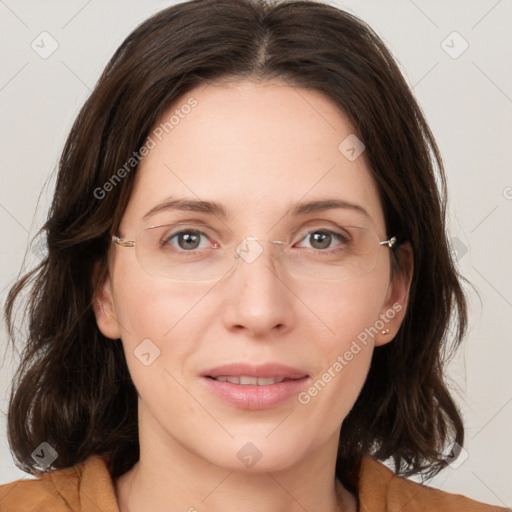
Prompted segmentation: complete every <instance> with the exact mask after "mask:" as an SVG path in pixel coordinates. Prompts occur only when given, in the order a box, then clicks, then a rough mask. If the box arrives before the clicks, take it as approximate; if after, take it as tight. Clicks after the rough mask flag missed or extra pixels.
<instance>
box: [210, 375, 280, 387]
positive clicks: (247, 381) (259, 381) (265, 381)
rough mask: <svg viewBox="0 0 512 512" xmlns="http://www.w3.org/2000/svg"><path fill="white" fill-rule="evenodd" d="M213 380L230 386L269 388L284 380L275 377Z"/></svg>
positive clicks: (241, 377) (227, 377)
mask: <svg viewBox="0 0 512 512" xmlns="http://www.w3.org/2000/svg"><path fill="white" fill-rule="evenodd" d="M215 380H218V381H221V382H231V383H232V384H241V385H242V386H247V385H251V386H270V385H271V384H279V383H280V382H283V381H284V380H285V379H284V378H282V379H278V378H275V377H267V378H264V377H246V376H245V375H241V376H240V377H232V376H220V377H215Z"/></svg>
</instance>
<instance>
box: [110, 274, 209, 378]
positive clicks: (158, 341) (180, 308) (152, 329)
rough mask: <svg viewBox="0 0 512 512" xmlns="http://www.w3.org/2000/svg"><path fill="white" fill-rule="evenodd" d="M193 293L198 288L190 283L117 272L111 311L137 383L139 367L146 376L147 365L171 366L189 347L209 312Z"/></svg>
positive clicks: (190, 347)
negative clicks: (114, 315) (115, 318)
mask: <svg viewBox="0 0 512 512" xmlns="http://www.w3.org/2000/svg"><path fill="white" fill-rule="evenodd" d="M198 298H200V296H198V293H197V290H194V288H193V287H191V286H190V285H189V284H176V283H171V282H169V281H167V282H166V281H162V280H155V279H152V278H151V277H149V276H148V275H146V274H145V273H144V272H134V271H133V270H132V272H131V273H123V272H121V271H120V272H119V275H118V276H117V280H116V281H115V287H114V303H115V310H116V315H117V319H118V322H119V324H120V326H121V332H122V341H123V346H124V350H125V354H126V359H127V363H128V367H129V370H130V373H131V375H132V378H133V380H134V382H135V384H136V385H137V384H138V382H137V381H138V380H139V379H140V372H143V374H144V376H145V377H144V379H146V378H147V368H146V366H150V367H151V368H152V369H156V368H158V367H165V368H167V367H169V368H170V366H171V363H172V362H174V363H172V364H177V363H176V362H178V361H180V360H182V359H183V357H184V356H185V355H186V354H187V353H189V352H191V351H193V350H194V346H193V345H194V344H193V342H192V341H191V340H193V339H194V337H195V336H194V333H195V332H196V331H198V330H200V329H202V328H203V327H202V326H203V324H204V323H205V322H206V321H207V318H208V317H209V315H208V313H207V312H206V311H205V310H204V304H205V303H204V302H203V303H202V302H201V301H198ZM148 354H149V355H148ZM141 363H142V364H141ZM147 363H149V364H147ZM154 373H155V372H152V373H151V374H152V375H153V374H154ZM137 387H139V386H137Z"/></svg>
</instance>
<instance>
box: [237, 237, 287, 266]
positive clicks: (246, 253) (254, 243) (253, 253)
mask: <svg viewBox="0 0 512 512" xmlns="http://www.w3.org/2000/svg"><path fill="white" fill-rule="evenodd" d="M260 242H265V243H268V244H276V245H275V246H274V247H280V248H281V249H284V247H285V245H286V243H285V242H282V241H281V240H263V239H261V238H258V237H257V236H246V237H245V238H244V239H243V240H242V241H241V242H240V243H239V244H238V245H237V246H236V247H235V258H236V259H242V260H244V261H245V263H253V262H254V261H256V260H257V259H258V258H259V257H260V256H261V254H262V253H263V251H264V249H263V246H262V245H261V244H260Z"/></svg>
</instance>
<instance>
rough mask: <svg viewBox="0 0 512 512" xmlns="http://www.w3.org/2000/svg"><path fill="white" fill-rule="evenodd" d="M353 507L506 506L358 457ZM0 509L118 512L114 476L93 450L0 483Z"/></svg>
mask: <svg viewBox="0 0 512 512" xmlns="http://www.w3.org/2000/svg"><path fill="white" fill-rule="evenodd" d="M357 478H358V482H357V495H358V498H359V504H360V508H359V512H506V511H509V512H510V510H511V509H506V508H502V507H497V506H493V505H486V504H484V503H481V502H479V501H474V500H472V499H469V498H466V497H464V496H461V495H460V494H452V493H448V492H445V491H441V490H439V489H435V488H432V487H427V486H425V485H421V484H418V483H416V482H413V481H412V480H407V479H405V478H403V477H400V476H397V475H396V474H395V473H393V471H391V470H390V469H389V468H388V467H387V466H385V465H384V464H382V463H381V462H379V461H377V460H375V459H373V458H371V457H364V458H363V460H362V462H361V466H360V469H359V474H358V477H357ZM0 512H119V509H118V507H117V500H116V495H115V488H114V482H113V480H112V478H111V476H110V473H109V472H108V469H107V466H106V463H105V461H104V460H103V459H102V458H101V457H99V456H92V457H89V458H88V459H87V460H86V461H85V462H82V463H81V464H77V465H76V466H73V467H71V468H67V469H59V470H55V471H51V472H49V473H45V474H44V475H42V477H39V478H37V479H35V480H34V479H31V480H23V479H22V480H17V481H15V482H12V483H9V484H6V485H2V486H0Z"/></svg>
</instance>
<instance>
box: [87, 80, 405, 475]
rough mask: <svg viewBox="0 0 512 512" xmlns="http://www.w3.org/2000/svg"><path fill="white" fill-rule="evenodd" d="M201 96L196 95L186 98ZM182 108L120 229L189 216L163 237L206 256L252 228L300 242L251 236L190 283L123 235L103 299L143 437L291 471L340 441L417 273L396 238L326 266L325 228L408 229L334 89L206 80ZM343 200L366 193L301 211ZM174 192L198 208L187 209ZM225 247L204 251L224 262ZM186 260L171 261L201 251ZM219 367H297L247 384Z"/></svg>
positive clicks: (132, 230)
mask: <svg viewBox="0 0 512 512" xmlns="http://www.w3.org/2000/svg"><path fill="white" fill-rule="evenodd" d="M190 98H194V99H195V102H191V103H190V104H194V105H195V106H194V107H193V108H183V109H182V108H181V107H182V105H186V104H187V101H189V100H190ZM176 109H178V112H179V113H180V115H178V116H177V117H175V118H173V119H174V121H173V123H172V126H171V124H168V125H167V126H166V129H163V128H162V127H160V129H158V128H159V127H157V126H155V130H154V131H153V135H152V139H153V142H154V143H155V144H153V143H151V144H150V145H151V146H153V145H154V147H153V148H152V149H151V150H150V152H149V154H148V155H147V156H146V157H145V158H144V159H143V160H142V162H141V164H140V166H139V168H138V170H137V177H136V182H135V187H134V190H133V194H132V196H131V199H130V201H129V204H128V207H127V209H126V212H125V214H124V217H123V219H122V223H121V226H120V229H119V233H118V235H119V236H120V237H121V238H123V239H127V240H133V239H134V237H136V235H137V233H139V232H141V230H143V229H145V228H147V227H149V226H155V225H161V224H172V223H178V222H187V224H188V228H190V226H192V227H195V228H196V229H197V230H199V231H202V232H203V233H204V234H203V235H198V234H197V231H195V232H194V231H193V232H190V231H188V232H187V233H185V234H184V235H183V236H175V237H173V238H168V239H167V241H168V244H170V245H167V246H166V247H165V248H163V249H162V247H158V243H157V248H156V249H155V248H154V247H153V249H155V250H162V251H168V252H166V253H165V254H168V255H169V258H171V255H172V258H174V260H176V259H178V261H181V260H179V257H184V258H189V257H190V256H189V255H187V254H185V253H186V252H187V251H191V250H195V251H199V253H200V252H201V251H208V249H207V248H208V247H211V246H212V245H213V244H215V243H217V244H219V245H218V246H217V247H220V248H222V247H223V246H225V245H228V244H234V246H236V245H237V243H238V242H241V241H242V240H243V239H244V238H245V237H246V236H255V237H258V238H260V239H262V240H281V241H288V242H291V243H290V246H291V248H290V249H289V253H288V254H289V255H290V257H288V256H286V257H284V256H283V257H281V258H278V257H277V255H278V252H277V250H278V249H279V246H280V244H268V243H265V242H257V241H254V240H253V241H246V244H245V245H242V246H240V247H241V248H242V252H240V257H239V258H237V259H236V260H235V258H234V257H233V259H232V260H230V261H232V264H235V262H236V264H235V266H234V267H233V268H231V270H229V271H228V272H227V273H225V274H224V277H223V278H222V279H220V280H219V279H217V280H214V281H211V280H210V281H201V280H197V276H198V275H199V274H194V273H192V274H190V275H189V277H188V278H187V279H185V280H181V281H179V280H173V279H169V278H166V277H163V275H162V273H160V274H158V275H156V274H154V273H148V272H147V266H146V267H144V266H141V264H140V261H139V259H138V258H137V257H136V249H135V248H125V247H119V246H117V245H115V246H113V248H112V251H113V254H112V260H111V272H110V276H109V279H108V280H107V281H106V282H105V283H104V286H103V287H102V289H101V290H99V292H98V295H97V302H96V306H95V310H96V316H97V319H98V325H99V327H100V329H101V330H102V332H103V333H104V334H105V335H107V336H109V337H111V338H119V337H120V338H122V342H123V346H124V349H125V353H126V358H127V362H128V366H129V370H130V374H131V376H132V379H133V382H134V384H135V386H136V388H137V391H138V393H139V396H140V399H139V421H140V428H141V450H144V449H145V448H144V443H146V444H148V445H151V446H148V449H152V450H161V449H163V448H164V447H167V448H169V449H172V450H175V451H176V449H180V450H185V451H184V452H183V451H182V452H180V453H188V454H192V455H194V456H199V457H200V458H201V459H204V460H206V461H208V462H210V463H213V464H215V465H218V466H222V467H226V468H230V469H232V470H253V471H260V470H261V471H264V470H265V471H268V470H277V469H283V468H286V467H289V466H290V465H292V464H294V463H298V462H299V461H301V460H306V458H308V457H309V460H311V457H314V456H315V454H316V455H319V454H321V453H327V451H322V450H327V449H328V450H329V453H330V454H331V455H330V456H332V453H333V451H332V450H333V449H334V452H335V450H336V445H337V442H338V437H339V429H340V426H341V424H342V422H343V420H344V418H345V417H346V415H347V414H348V412H349V411H350V409H351V408H352V406H353V404H354V402H355V401H356V398H357V396H358V394H359V392H360V390H361V388H362V386H363V383H364V381H365V378H366V376H367V372H368V369H369V364H370V359H371V356H372V351H373V348H374V346H375V345H380V344H383V343H386V342H389V341H390V340H391V339H392V338H393V336H394V335H395V334H396V331H397V330H398V327H399V324H400V321H401V320H402V318H403V314H404V312H405V305H406V297H407V288H408V283H405V282H404V280H402V279H401V278H397V279H396V280H395V281H394V282H391V281H390V277H391V276H390V250H393V249H389V248H388V247H387V246H382V247H380V248H379V249H378V256H379V257H378V260H377V263H376V265H375V267H374V268H373V270H371V271H370V272H368V273H366V274H364V275H362V276H359V277H357V278H353V279H349V280H343V281H340V280H338V281H336V280H329V279H326V275H331V274H332V273H333V271H332V268H331V270H329V271H327V272H325V271H324V270H325V268H327V267H326V265H327V266H329V263H325V260H322V258H324V257H325V255H321V254H319V251H326V250H327V251H332V250H334V251H335V252H336V250H337V249H339V248H340V247H341V244H342V243H343V242H342V241H340V239H338V238H337V237H336V236H332V235H329V234H328V233H327V234H326V230H331V231H334V232H337V231H339V229H338V227H337V225H352V226H365V227H370V228H371V229H372V230H373V231H374V232H375V233H376V234H377V235H378V237H379V239H380V240H385V239H386V238H387V237H388V235H389V236H393V234H394V233H386V229H385V225H384V218H383V211H382V206H381V204H380V200H379V195H378V190H377V188H376V185H375V183H374V181H373V179H372V177H371V174H370V172H369V169H368V167H367V165H366V162H365V158H364V152H363V153H362V154H361V155H360V156H359V157H357V153H358V152H359V151H360V150H361V149H362V147H361V146H360V145H358V143H357V141H355V139H353V136H352V135H351V134H352V132H353V129H352V128H351V126H350V124H349V123H348V122H347V120H346V118H345V117H344V116H343V115H342V114H341V113H340V111H339V110H338V109H337V108H336V106H335V105H334V104H333V103H331V101H330V100H328V99H327V98H326V97H325V96H323V95H322V94H321V93H319V92H317V91H312V90H307V89H302V88H295V87H290V86H288V85H285V84H284V83H278V82H264V83H260V84H256V83H253V82H249V81H243V82H238V83H232V84H230V85H226V84H223V85H218V86H213V85H207V86H206V85H205V86H201V87H198V88H196V89H195V90H193V91H192V92H191V93H190V94H187V95H185V96H184V97H183V98H182V99H180V100H179V101H178V102H176V104H175V105H173V108H172V109H170V110H169V111H168V112H167V113H166V115H165V116H164V117H163V118H162V123H165V122H166V121H168V120H169V117H170V116H171V115H172V114H173V112H175V111H176ZM185 112H187V113H185ZM166 131H167V132H168V133H166ZM347 137H349V139H347ZM345 139H347V140H345ZM343 141H345V142H343ZM354 141H355V142H354ZM342 142H343V144H341V143H342ZM366 143H371V141H366ZM340 144H341V146H340ZM351 148H353V149H354V151H352V150H351ZM355 157H357V158H355ZM329 199H332V200H335V201H340V200H341V201H344V202H346V203H350V204H351V205H357V208H356V207H351V206H345V207H343V205H341V206H340V205H338V206H337V207H334V205H332V204H331V205H330V207H329V205H325V204H324V205H323V207H321V208H320V207H318V204H317V208H313V207H310V208H309V209H308V208H302V211H300V212H299V211H297V210H298V208H297V207H298V206H299V205H305V204H306V203H311V204H313V202H317V201H326V200H329ZM176 200H181V201H185V200H186V201H188V202H189V203H188V205H189V207H188V208H185V207H183V208H180V207H179V205H178V204H176V203H174V206H173V205H172V204H171V202H172V201H176ZM198 202H202V203H201V204H196V206H195V207H194V206H192V207H190V205H191V203H198ZM206 202H208V203H215V204H216V205H220V206H221V207H222V209H223V212H224V213H223V214H222V213H221V212H220V211H219V210H213V211H212V209H211V208H209V207H206V206H205V203H206ZM182 205H183V203H182ZM362 209H364V211H365V212H366V213H364V212H363V210H362ZM148 212H149V213H148ZM312 228H314V229H312ZM319 230H320V233H318V231H319ZM311 231H313V233H316V235H314V234H309V235H308V233H309V232H311ZM175 232H176V230H175ZM175 232H174V233H175ZM155 233H162V234H163V232H162V231H158V232H157V231H155ZM167 235H169V233H167ZM138 240H139V239H138ZM274 246H275V248H274ZM244 247H245V249H244ZM139 249H141V248H139ZM314 249H316V250H317V252H316V256H311V255H312V254H313V250H314ZM216 250H217V251H218V250H219V249H218V248H217V249H211V248H210V249H209V251H210V252H209V253H208V254H209V255H208V256H207V257H206V258H205V260H206V261H208V262H210V263H211V261H213V260H211V259H210V260H209V259H208V258H215V257H217V256H216V255H217V254H220V253H216V252H215V251H216ZM298 251H302V252H301V253H300V254H302V256H297V255H298V254H299V252H298ZM348 251H349V256H348V257H353V255H352V254H351V253H350V250H348ZM177 252H179V253H180V254H179V255H177ZM195 254H198V253H197V252H196V253H195ZM293 254H295V258H293V256H292V255H293ZM194 257H197V256H194ZM201 258H203V256H200V257H199V259H201ZM301 258H303V259H302V260H301ZM304 258H305V259H304ZM308 258H310V259H308ZM315 258H316V259H315ZM328 258H331V256H328ZM174 260H173V265H174ZM160 261H162V260H160ZM169 261H170V259H169ZM301 261H302V262H304V261H305V262H306V263H305V265H306V267H307V266H308V265H309V266H310V267H311V265H313V263H311V262H312V261H315V263H314V265H317V266H319V265H320V266H322V265H323V266H324V270H322V272H319V273H318V275H320V276H321V277H319V278H317V277H315V276H316V274H315V271H314V270H313V271H311V270H310V273H309V274H308V273H307V272H305V271H300V270H299V271H297V268H303V267H301V263H300V262H301ZM329 261H330V260H329ZM291 262H294V263H291ZM297 262H299V263H297ZM193 264H194V265H199V266H197V267H196V268H197V269H200V268H202V267H201V265H202V264H203V263H198V262H197V260H194V263H193ZM207 264H208V263H204V265H207ZM176 265H177V266H176ZM176 265H174V266H173V270H172V273H173V276H176V275H180V272H181V270H180V268H184V267H185V266H186V265H187V263H183V262H182V263H177V264H176ZM180 265H181V267H180ZM294 265H295V266H294ZM297 265H298V267H297ZM230 266H231V264H230ZM310 267H308V268H310ZM315 268H317V267H313V269H315ZM318 268H320V267H318ZM162 272H164V271H162ZM201 272H202V271H201ZM301 272H302V273H301ZM201 275H203V274H201ZM191 276H195V277H191ZM385 329H389V333H388V334H382V333H381V331H382V330H385ZM376 332H377V334H375V333H376ZM223 365H233V366H231V368H224V369H222V368H221V369H219V367H221V366H223ZM237 365H239V367H237ZM240 365H247V366H245V367H241V366H240ZM285 367H286V368H285ZM216 369H217V370H216ZM290 369H293V371H294V372H295V373H293V372H292V370H290ZM212 374H213V376H235V377H236V376H240V375H242V376H248V377H266V378H272V377H277V378H278V380H280V379H282V378H287V379H291V380H286V381H285V382H283V383H274V384H272V383H271V382H273V381H272V380H267V381H260V382H259V384H260V385H255V384H254V381H252V380H245V379H242V383H241V384H237V383H236V381H235V382H231V383H230V382H220V381H218V380H213V379H212V378H211V377H212ZM231 380H232V379H231ZM244 382H248V383H249V384H244ZM251 382H252V384H251ZM320 457H321V456H320ZM253 466H254V469H251V468H252V467H253Z"/></svg>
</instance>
